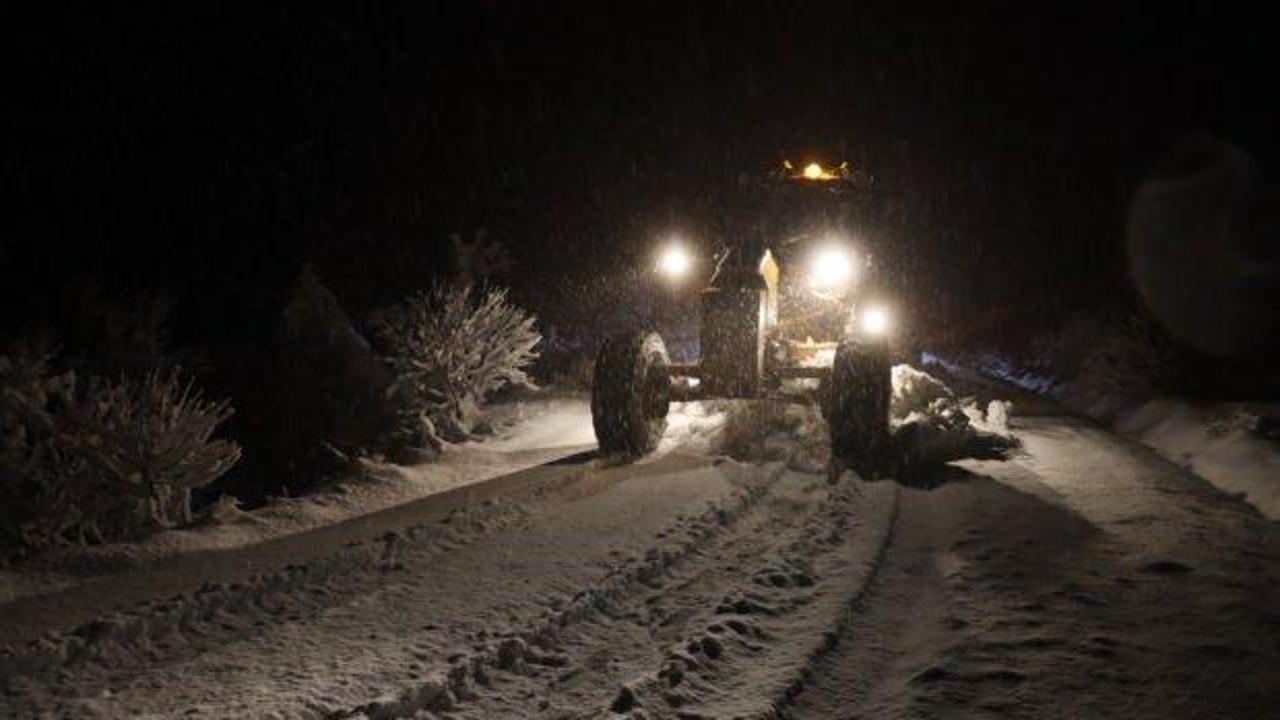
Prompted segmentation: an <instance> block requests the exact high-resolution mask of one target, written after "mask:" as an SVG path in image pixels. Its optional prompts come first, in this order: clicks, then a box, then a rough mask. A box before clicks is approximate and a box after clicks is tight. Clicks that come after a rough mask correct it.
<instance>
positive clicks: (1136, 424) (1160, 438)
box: [1116, 398, 1280, 520]
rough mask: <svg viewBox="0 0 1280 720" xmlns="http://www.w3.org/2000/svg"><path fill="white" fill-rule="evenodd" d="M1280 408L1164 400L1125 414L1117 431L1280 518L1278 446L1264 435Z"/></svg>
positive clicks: (1267, 513)
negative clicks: (1264, 426) (1266, 422)
mask: <svg viewBox="0 0 1280 720" xmlns="http://www.w3.org/2000/svg"><path fill="white" fill-rule="evenodd" d="M1277 416H1280V406H1276V405H1270V406H1266V405H1256V404H1254V405H1249V404H1240V403H1229V404H1224V405H1213V406H1207V407H1204V406H1202V407H1197V406H1193V405H1191V404H1189V403H1187V402H1185V401H1182V400H1177V399H1172V398H1162V399H1158V400H1152V401H1150V402H1147V403H1144V404H1142V405H1141V406H1140V407H1138V408H1137V409H1136V410H1133V411H1132V412H1129V413H1127V414H1125V415H1124V416H1122V417H1121V418H1120V420H1119V421H1117V423H1116V429H1118V430H1120V431H1121V432H1123V433H1126V434H1128V435H1131V436H1133V437H1134V438H1136V439H1138V440H1139V441H1141V442H1142V443H1143V444H1144V445H1147V446H1148V447H1150V448H1152V449H1153V450H1155V451H1156V452H1158V453H1160V454H1161V455H1164V456H1165V457H1166V458H1168V459H1170V460H1172V461H1173V462H1176V463H1178V464H1180V465H1183V466H1184V467H1186V468H1188V469H1190V470H1191V471H1192V472H1194V473H1195V474H1196V475H1199V476H1200V477H1202V478H1204V479H1205V480H1208V481H1209V482H1211V483H1213V484H1214V485H1216V486H1218V487H1219V488H1221V489H1222V490H1224V491H1226V492H1228V493H1230V494H1233V495H1237V496H1239V497H1240V498H1242V499H1244V500H1245V501H1247V502H1249V503H1250V504H1252V505H1253V506H1254V507H1256V508H1258V510H1259V511H1260V512H1262V514H1263V515H1266V516H1267V517H1269V518H1271V519H1272V520H1280V446H1278V445H1277V444H1276V443H1275V442H1274V441H1272V440H1268V439H1266V438H1264V437H1262V435H1261V433H1260V428H1261V426H1262V424H1263V422H1264V421H1263V419H1264V418H1267V417H1277Z"/></svg>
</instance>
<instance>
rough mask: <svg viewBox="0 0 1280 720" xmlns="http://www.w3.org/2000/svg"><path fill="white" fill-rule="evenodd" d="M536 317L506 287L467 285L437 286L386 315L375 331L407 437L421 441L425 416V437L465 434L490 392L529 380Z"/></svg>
mask: <svg viewBox="0 0 1280 720" xmlns="http://www.w3.org/2000/svg"><path fill="white" fill-rule="evenodd" d="M535 321H536V318H535V317H534V316H533V315H532V314H530V313H528V312H526V311H524V310H522V309H521V308H518V307H516V306H515V305H513V304H512V303H511V302H510V301H509V300H508V299H507V293H506V290H502V289H489V290H485V291H482V292H477V291H475V290H474V288H472V286H470V285H464V286H449V285H436V286H433V287H431V288H429V289H427V290H424V291H421V292H419V293H416V294H414V295H413V296H411V297H409V298H408V299H407V300H405V301H404V302H402V303H400V304H398V305H396V306H394V307H392V308H391V309H390V310H388V311H387V312H385V313H384V314H383V315H382V317H381V318H380V319H379V320H378V322H377V324H376V326H375V331H376V333H377V335H378V339H379V340H380V342H381V345H382V348H383V352H384V354H385V356H386V360H387V362H388V363H389V364H390V365H391V367H392V368H393V370H394V371H395V373H396V376H397V377H396V381H395V385H394V390H393V391H394V393H395V394H396V395H397V396H398V397H400V398H401V400H402V402H403V412H402V428H401V429H402V431H403V432H404V433H405V434H406V439H408V440H409V441H411V442H414V441H417V440H419V439H420V438H421V436H422V434H423V432H424V422H423V421H424V420H426V421H427V422H428V423H429V426H428V427H427V428H426V429H425V432H426V433H428V434H430V433H431V432H432V429H431V428H432V427H434V428H440V429H442V430H444V431H445V432H446V433H465V432H466V427H467V425H468V424H469V422H470V420H471V419H472V417H471V416H472V415H473V413H474V410H475V408H476V407H477V406H478V404H479V403H480V402H483V400H484V399H485V397H486V396H487V395H488V394H490V393H492V392H494V391H495V390H498V389H500V388H502V387H504V386H507V385H529V384H531V382H530V380H529V377H528V375H527V374H526V369H527V367H528V366H529V364H530V363H531V362H533V360H534V359H536V358H537V352H536V351H535V350H534V347H535V346H537V344H538V343H539V342H540V341H541V339H542V336H541V335H540V334H539V333H538V331H537V330H535V329H534V323H535Z"/></svg>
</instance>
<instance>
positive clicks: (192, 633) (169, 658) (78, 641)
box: [0, 502, 526, 682]
mask: <svg viewBox="0 0 1280 720" xmlns="http://www.w3.org/2000/svg"><path fill="white" fill-rule="evenodd" d="M525 515H526V513H525V511H524V508H523V507H521V506H520V505H513V504H508V503H502V502H493V503H490V504H488V505H485V506H482V507H480V508H475V509H472V510H466V511H455V512H454V513H451V514H450V515H449V516H448V517H447V518H446V519H445V520H444V521H443V522H442V523H433V524H424V525H415V526H412V527H409V528H407V529H405V530H404V532H403V534H402V533H398V532H388V533H387V534H385V535H384V536H383V537H382V538H381V539H380V540H377V541H369V542H364V543H359V544H356V545H352V546H349V547H346V548H343V549H342V550H341V551H339V552H337V553H335V554H333V555H330V556H328V557H325V558H321V559H319V560H314V561H311V562H308V563H294V564H288V565H285V566H284V567H283V568H281V569H280V570H278V571H275V572H271V573H263V574H260V575H256V576H254V577H253V578H251V579H249V580H248V581H246V582H244V583H231V584H220V583H219V584H213V583H206V584H205V585H204V586H203V587H202V588H200V589H199V590H198V591H196V592H194V593H190V594H182V595H178V596H175V597H172V598H166V599H162V600H148V601H143V602H141V603H139V604H138V605H136V606H135V607H133V608H130V609H128V610H125V611H121V612H117V613H113V614H111V615H106V616H102V617H99V618H96V619H94V620H92V621H90V622H88V623H84V624H82V625H80V626H77V627H75V628H73V629H71V630H69V631H67V632H62V633H55V634H51V635H49V636H46V637H44V638H41V639H39V640H37V641H34V642H32V643H30V644H28V645H26V646H24V647H19V648H5V649H3V651H0V677H6V678H14V677H26V678H41V677H49V676H52V675H55V674H56V675H59V676H61V677H62V678H63V682H66V681H67V680H69V679H71V678H73V677H77V676H80V677H79V678H78V679H81V680H83V679H84V678H83V676H84V675H93V674H94V671H95V669H99V668H102V667H104V666H116V667H118V666H120V665H128V664H132V663H139V662H146V663H151V664H155V663H160V662H174V661H180V660H182V659H184V658H188V657H192V656H195V655H198V654H201V653H205V652H209V651H212V650H214V649H216V648H218V647H220V646H222V645H226V644H228V643H232V642H235V641H237V640H239V639H241V638H243V637H245V636H247V635H250V634H253V633H257V632H261V630H262V628H263V627H264V626H266V625H283V624H289V623H295V622H299V621H300V620H302V619H303V618H305V617H310V616H314V615H316V614H318V613H321V612H323V611H324V610H326V609H328V608H331V607H335V606H339V605H342V604H343V603H345V602H347V601H348V600H350V599H351V598H353V597H356V596H361V595H363V596H367V594H368V593H369V592H370V587H371V586H372V585H375V584H376V582H377V577H378V576H381V575H384V574H385V573H387V572H390V571H393V570H395V569H397V566H398V565H400V563H399V561H398V560H397V559H396V558H397V557H399V556H403V555H406V554H409V553H415V554H416V555H418V556H419V557H420V558H428V557H430V556H432V555H436V554H439V553H441V552H448V551H450V550H453V549H456V548H458V547H461V546H463V545H466V544H467V543H469V542H472V541H474V540H475V539H477V538H479V537H481V536H483V535H484V534H486V533H488V532H493V531H495V530H498V529H501V528H503V527H508V526H511V525H513V524H515V523H517V522H519V521H520V520H521V519H522V518H523V517H525ZM410 545H412V547H411V548H410V547H408V546H410Z"/></svg>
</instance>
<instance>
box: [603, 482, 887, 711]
mask: <svg viewBox="0 0 1280 720" xmlns="http://www.w3.org/2000/svg"><path fill="white" fill-rule="evenodd" d="M862 488H863V490H862V491H860V490H859V489H858V486H857V485H853V484H850V483H845V484H842V485H840V486H838V487H837V488H836V489H835V490H834V491H833V492H832V494H831V496H830V497H829V498H828V499H827V500H826V502H825V503H824V506H823V507H822V509H821V512H820V513H819V514H818V517H817V519H816V522H814V523H813V524H810V525H807V526H806V527H804V529H803V531H802V532H801V533H799V534H798V536H796V537H794V538H791V539H789V540H788V541H787V542H785V543H784V544H783V545H782V547H781V548H780V550H779V551H778V552H777V553H776V554H773V555H772V556H767V557H765V558H762V559H766V560H767V562H765V563H763V564H761V565H760V566H758V567H756V568H755V572H753V573H751V574H750V575H749V576H748V577H746V578H744V579H743V581H742V582H740V583H739V584H738V585H736V586H733V587H730V588H729V589H728V590H727V592H725V594H724V596H723V598H722V600H721V602H720V603H719V604H718V605H717V606H716V607H715V612H714V615H713V616H711V617H710V618H708V620H707V621H706V622H705V623H704V624H703V625H702V626H701V627H699V628H696V629H695V630H693V632H691V633H690V634H689V635H687V636H686V637H685V639H684V641H683V642H682V643H675V644H673V649H672V650H670V651H668V652H667V653H666V658H665V661H664V662H663V663H662V665H661V667H660V668H658V669H656V671H655V670H654V669H653V668H650V671H649V672H647V673H646V674H645V675H643V676H641V677H639V678H636V679H635V680H633V681H632V682H631V683H630V684H628V685H626V686H624V687H623V688H621V689H620V690H619V691H618V693H617V695H616V697H615V698H614V699H613V701H612V702H611V703H610V704H609V705H608V707H599V708H597V709H595V710H593V711H591V712H589V713H586V714H584V715H582V716H581V717H616V716H617V715H620V714H621V715H627V716H631V717H636V718H648V717H679V718H710V717H772V716H775V715H777V713H778V708H779V707H781V706H783V705H784V704H785V703H786V702H787V700H788V699H789V698H791V697H793V696H794V695H795V694H796V693H798V692H799V691H800V689H801V688H803V687H804V685H805V683H806V682H807V680H808V678H809V676H810V675H811V674H812V669H813V667H814V666H815V665H816V664H817V663H818V662H819V660H820V659H821V658H822V656H823V655H824V654H825V653H826V652H827V651H828V650H829V649H830V648H831V647H832V646H833V644H834V638H835V637H836V636H837V633H838V631H839V628H840V627H841V625H842V623H843V622H845V619H844V618H845V617H847V615H848V613H849V608H850V607H851V606H852V605H853V604H854V603H855V602H856V600H857V599H858V598H859V597H861V595H862V593H863V592H864V591H865V589H866V588H867V587H868V584H869V583H870V582H871V580H872V579H873V577H874V576H875V574H876V572H877V569H878V568H879V565H880V562H881V559H882V558H883V556H884V553H885V549H886V548H887V547H888V545H889V543H890V542H891V540H892V528H893V525H894V520H895V518H896V512H897V510H896V508H897V499H898V490H897V488H896V486H894V485H892V484H888V483H883V484H877V485H864V486H862ZM863 511H866V512H865V514H862V513H863ZM797 567H803V568H806V569H807V573H806V574H805V575H807V577H808V578H809V579H810V580H812V582H811V583H809V582H803V581H801V582H794V581H793V582H778V581H776V580H775V579H774V578H775V577H776V575H777V573H778V569H779V568H797ZM805 575H802V577H804V576H805Z"/></svg>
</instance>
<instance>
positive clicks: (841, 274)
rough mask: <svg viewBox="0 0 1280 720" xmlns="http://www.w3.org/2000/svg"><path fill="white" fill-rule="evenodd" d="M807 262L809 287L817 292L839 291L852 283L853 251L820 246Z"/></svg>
mask: <svg viewBox="0 0 1280 720" xmlns="http://www.w3.org/2000/svg"><path fill="white" fill-rule="evenodd" d="M809 262H810V264H809V288H810V289H812V290H813V291H814V292H816V293H818V294H828V293H840V292H843V291H844V290H845V289H846V288H848V287H849V285H851V284H852V283H853V280H854V264H853V253H851V252H849V250H847V249H846V248H843V247H840V246H838V245H829V246H827V247H824V248H820V249H819V250H818V251H817V252H816V253H814V254H813V258H812V259H811V260H810V261H809Z"/></svg>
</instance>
